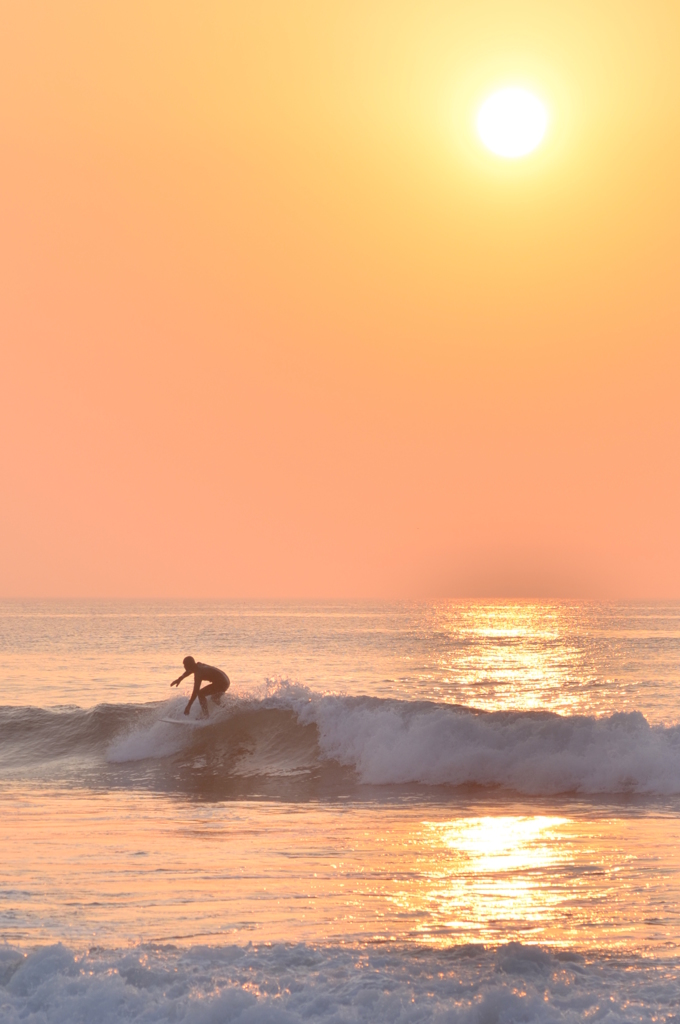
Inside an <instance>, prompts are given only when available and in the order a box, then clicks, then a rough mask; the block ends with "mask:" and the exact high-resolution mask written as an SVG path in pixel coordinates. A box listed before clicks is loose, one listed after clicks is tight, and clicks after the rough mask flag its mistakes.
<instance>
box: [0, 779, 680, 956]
mask: <svg viewBox="0 0 680 1024" xmlns="http://www.w3.org/2000/svg"><path fill="white" fill-rule="evenodd" d="M2 804H3V815H2V822H1V823H0V841H1V842H2V850H3V857H2V859H1V860H0V892H2V893H4V894H9V895H8V896H7V898H3V899H2V900H0V933H1V934H2V935H3V937H4V938H5V939H6V940H7V941H9V942H19V943H22V944H26V943H34V942H45V941H56V940H57V939H58V940H64V941H68V942H70V943H71V944H74V945H79V946H81V947H83V946H87V944H89V943H91V942H93V941H95V942H96V943H97V944H99V945H101V944H108V945H119V946H125V945H128V944H130V943H134V942H137V941H150V942H172V943H175V944H179V945H193V944H197V943H216V942H217V943H223V942H238V943H242V942H245V941H248V940H252V941H253V942H265V941H281V940H285V941H293V942H297V941H307V942H329V941H330V942H333V941H337V942H348V941H350V942H352V941H359V942H363V941H387V942H407V943H413V942H416V943H426V944H428V945H440V946H448V945H450V944H451V943H457V944H459V943H484V944H487V945H489V944H491V945H493V944H499V943H505V942H508V941H511V940H519V941H522V942H525V943H526V942H537V943H541V944H543V945H549V946H555V947H564V948H574V947H575V948H578V949H582V950H587V949H600V950H601V949H610V950H626V949H631V948H635V949H637V950H638V951H642V952H644V951H648V952H656V953H659V952H664V953H666V952H672V950H673V949H676V950H677V949H678V947H679V946H680V862H678V858H677V848H678V844H679V843H680V821H679V820H678V818H677V815H674V814H672V813H662V812H658V813H649V812H642V811H640V812H635V811H634V810H630V809H629V810H628V811H626V810H624V809H622V811H621V812H620V813H616V812H614V811H612V810H610V811H609V813H607V814H605V815H603V816H602V817H599V818H598V817H594V816H593V814H592V808H590V809H589V808H588V807H587V806H580V805H578V804H574V805H573V806H572V807H571V808H566V809H565V807H564V805H563V806H562V807H561V808H560V813H556V812H551V810H550V809H549V808H547V807H545V808H541V809H540V811H539V810H538V809H537V808H535V807H534V808H531V807H530V806H528V805H524V806H522V805H515V806H513V807H511V808H508V807H507V806H506V807H503V808H499V809H498V810H499V813H495V811H493V809H490V808H489V807H488V806H487V807H486V809H483V808H481V807H476V806H474V805H468V806H467V807H466V806H459V807H457V808H456V809H455V810H454V809H452V808H450V807H449V808H446V807H441V806H432V807H431V808H430V812H429V814H428V815H427V818H426V819H424V817H423V810H424V809H423V807H422V806H420V807H418V806H415V805H409V804H395V805H389V804H380V805H374V804H343V803H342V802H339V803H337V804H335V805H333V806H330V805H318V804H315V803H309V804H304V805H285V804H278V803H267V802H257V801H250V802H248V801H246V802H239V803H217V804H208V803H188V802H186V801H183V800H180V799H176V798H169V797H163V796H159V795H158V794H155V795H152V794H147V793H126V792H115V791H114V792H109V793H106V794H103V793H102V794H98V793H93V792H86V791H79V792H73V791H67V790H54V791H52V792H51V793H49V794H48V793H42V794H40V795H36V794H33V793H31V791H30V790H28V789H20V788H17V789H11V788H5V789H4V790H3V791H2ZM48 806H49V808H50V812H49V813H50V821H49V823H48V822H47V821H46V808H47V807H48ZM48 826H49V827H48Z"/></svg>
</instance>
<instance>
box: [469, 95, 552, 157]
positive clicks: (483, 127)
mask: <svg viewBox="0 0 680 1024" xmlns="http://www.w3.org/2000/svg"><path fill="white" fill-rule="evenodd" d="M547 126H548V111H547V110H546V108H545V106H544V104H543V103H541V101H540V100H539V99H538V98H537V97H536V96H534V95H533V93H530V92H527V90H526V89H519V88H516V87H513V88H507V89H501V90H500V91H499V92H495V93H493V94H492V95H491V96H489V97H488V99H486V100H485V101H484V103H483V104H482V106H481V107H480V110H479V113H478V115H477V132H478V133H479V137H480V138H481V140H482V142H483V143H484V145H485V146H486V147H487V148H488V149H490V150H491V152H492V153H495V154H496V156H501V157H505V159H508V160H516V159H517V158H518V157H522V156H526V155H527V154H528V153H531V152H532V150H534V149H536V147H537V146H538V145H539V143H540V142H541V141H542V139H543V136H544V135H545V130H546V128H547Z"/></svg>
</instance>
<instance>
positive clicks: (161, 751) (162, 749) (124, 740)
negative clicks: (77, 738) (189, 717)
mask: <svg viewBox="0 0 680 1024" xmlns="http://www.w3.org/2000/svg"><path fill="white" fill-rule="evenodd" d="M180 707H181V708H182V710H183V708H184V701H179V700H174V701H168V702H167V703H166V705H165V707H164V708H163V711H162V712H159V714H160V715H163V716H166V715H171V714H173V713H174V714H175V715H176V714H177V711H178V708H180ZM192 732H193V730H192V729H178V728H177V726H176V725H175V724H174V723H172V722H164V721H162V718H157V719H156V720H155V721H153V722H151V723H150V724H144V725H137V726H135V727H134V728H132V729H131V730H130V731H129V732H127V733H125V734H124V735H122V736H118V737H117V738H116V739H115V740H114V741H113V742H112V743H111V744H110V745H109V747H108V750H107V753H106V760H107V761H110V762H113V763H114V764H115V763H119V764H120V763H124V762H126V761H143V760H146V759H147V758H158V757H169V756H170V755H172V754H177V753H179V751H180V750H183V749H184V748H185V747H186V746H188V745H189V743H191V734H192Z"/></svg>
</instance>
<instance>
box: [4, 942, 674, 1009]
mask: <svg viewBox="0 0 680 1024" xmlns="http://www.w3.org/2000/svg"><path fill="white" fill-rule="evenodd" d="M678 966H680V965H679V964H678V962H677V960H676V961H648V960H647V961H646V960H636V959H630V960H627V959H624V958H620V959H602V960H599V961H598V960H595V961H591V962H586V961H584V959H583V958H582V957H579V956H578V955H576V954H573V953H569V952H561V953H557V954H555V953H551V952H550V951H548V950H545V949H541V948H539V947H535V946H522V945H519V944H517V943H514V944H511V945H508V946H504V947H501V948H500V949H498V950H495V951H493V950H492V951H486V952H485V951H484V950H483V949H482V948H481V947H459V948H458V949H456V948H450V949H447V950H444V951H437V950H431V949H419V950H414V949H408V948H406V949H404V948H399V947H390V946H386V947H364V948H351V947H350V948H347V947H340V948H339V947H314V946H306V945H293V946H291V945H273V946H267V947H260V948H254V947H251V946H248V947H245V948H242V947H236V946H227V947H222V948H220V947H196V948H194V949H189V950H185V951H177V950H174V949H172V948H165V949H164V948H160V949H152V948H148V947H138V948H136V949H133V950H128V951H116V950H111V951H104V952H94V951H93V952H91V953H90V954H87V955H82V956H77V955H74V954H73V953H72V952H71V951H70V950H68V949H67V948H66V947H64V946H62V945H56V946H50V947H46V948H44V949H41V950H37V951H36V952H33V953H30V954H29V955H28V956H24V955H22V954H21V953H20V952H19V951H18V950H12V949H9V948H7V947H5V950H4V951H3V952H2V955H1V956H0V1016H1V1017H2V1020H3V1024H19V1022H21V1024H77V1022H90V1021H97V1024H118V1022H123V1021H126V1022H131V1024H135V1022H138V1024H142V1022H143V1024H161V1022H170V1021H182V1022H183V1024H232V1022H233V1024H302V1022H308V1024H314V1022H318V1024H324V1022H327V1024H331V1022H334V1024H338V1022H348V1024H349V1022H353V1024H363V1022H371V1024H411V1022H412V1024H416V1022H418V1024H428V1022H432V1024H458V1022H460V1024H486V1022H488V1024H503V1022H507V1024H511V1022H515V1021H523V1022H527V1024H531V1022H536V1024H548V1022H553V1024H562V1022H564V1024H576V1022H578V1021H582V1020H605V1021H607V1024H618V1022H623V1021H633V1020H634V1021H638V1022H641V1024H642V1022H646V1021H658V1022H670V1021H672V1020H675V1021H677V1016H675V1014H676V1013H677V1009H678V1004H679V1002H680V971H678Z"/></svg>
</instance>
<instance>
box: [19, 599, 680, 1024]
mask: <svg viewBox="0 0 680 1024" xmlns="http://www.w3.org/2000/svg"><path fill="white" fill-rule="evenodd" d="M0 651H1V652H2V653H1V656H0V658H1V669H2V680H1V682H0V773H1V774H0V779H1V781H0V841H1V843H2V846H1V852H2V856H1V857H0V939H1V940H2V942H3V943H4V944H3V945H2V946H0V1019H1V1020H2V1021H3V1022H5V1021H7V1022H14V1021H28V1022H41V1024H43V1022H44V1024H47V1022H56V1021H59V1022H67V1021H68V1022H71V1021H74V1022H75V1021H83V1022H90V1021H96V1022H97V1024H105V1022H109V1021H110V1022H112V1024H113V1022H119V1021H139V1022H156V1021H182V1022H187V1024H194V1022H197V1024H198V1022H205V1024H208V1022H214V1024H220V1022H231V1021H234V1022H237V1021H238V1022H242V1024H259V1022H274V1021H281V1022H298V1021H324V1022H330V1021H333V1022H345V1021H347V1022H350V1021H357V1022H358V1021H376V1022H380V1021H386V1022H387V1021H389V1022H407V1021H408V1022H416V1021H418V1022H419V1021H437V1022H454V1021H466V1022H479V1024H482V1022H487V1021H488V1022H495V1021H497V1022H504V1021H508V1022H509V1021H541V1022H544V1021H545V1022H547V1021H580V1020H598V1021H600V1020H605V1021H611V1022H614V1021H637V1020H645V1021H646V1020H650V1021H651V1020H655V1021H672V1020H675V1021H678V1020H680V854H679V853H678V850H679V849H680V724H679V723H680V706H679V700H678V698H679V696H680V686H679V683H680V604H645V605H643V604H637V605H633V604H625V605H622V604H619V605H614V604H612V605H601V604H589V603H575V602H571V603H569V602H540V603H530V602H522V603H512V602H494V603H485V602H443V601H441V602H430V603H421V604H372V605H371V604H351V603H335V604H331V603H305V604H294V603H278V604H274V603H247V604H243V603H236V602H213V603H189V602H184V603H169V602H168V603H154V602H4V603H2V604H0ZM186 654H192V655H193V656H194V657H196V658H197V659H199V660H203V661H207V662H209V663H211V664H216V665H218V666H219V667H221V668H223V669H224V670H225V671H226V672H227V673H228V674H229V676H230V677H231V680H232V686H231V689H230V690H229V692H228V693H227V694H226V695H225V697H224V698H223V699H222V701H221V703H220V705H219V706H218V705H214V704H213V705H211V712H210V716H209V718H208V719H207V720H203V719H201V718H200V708H199V707H198V705H195V706H194V708H193V709H192V715H191V716H190V719H189V720H188V721H187V720H186V719H185V718H184V716H183V714H182V711H183V709H184V706H185V703H186V698H187V695H188V692H189V685H188V683H185V684H182V686H181V687H180V692H179V693H178V691H177V690H175V689H170V687H169V684H170V682H171V681H172V679H174V678H176V677H177V676H178V675H179V674H180V672H181V671H182V665H181V661H182V657H183V656H184V655H186ZM166 718H176V719H178V721H180V722H181V724H175V723H174V722H167V721H163V719H166Z"/></svg>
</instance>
